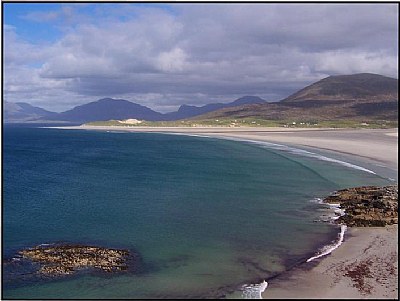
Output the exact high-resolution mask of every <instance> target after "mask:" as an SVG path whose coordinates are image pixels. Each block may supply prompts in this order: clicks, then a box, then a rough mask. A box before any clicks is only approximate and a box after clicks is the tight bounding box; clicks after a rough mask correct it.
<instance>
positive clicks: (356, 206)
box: [324, 185, 398, 227]
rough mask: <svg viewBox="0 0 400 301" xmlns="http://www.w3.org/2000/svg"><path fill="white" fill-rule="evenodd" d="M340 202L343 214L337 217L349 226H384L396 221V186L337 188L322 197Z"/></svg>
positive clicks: (333, 201)
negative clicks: (334, 191) (325, 196)
mask: <svg viewBox="0 0 400 301" xmlns="http://www.w3.org/2000/svg"><path fill="white" fill-rule="evenodd" d="M324 202H325V203H330V204H332V203H335V204H340V208H341V209H344V210H345V215H343V216H341V217H340V218H339V219H337V222H339V223H344V224H346V225H348V226H350V227H352V226H356V227H384V226H386V225H391V224H397V223H398V187H397V185H391V186H384V187H378V186H362V187H354V188H348V189H343V190H339V191H337V192H336V193H334V194H332V195H331V196H329V197H327V198H325V199H324Z"/></svg>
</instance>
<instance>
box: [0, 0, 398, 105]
mask: <svg viewBox="0 0 400 301" xmlns="http://www.w3.org/2000/svg"><path fill="white" fill-rule="evenodd" d="M3 15H4V18H3V43H4V44H3V99H4V100H5V101H9V102H28V103H30V104H32V105H35V106H39V107H42V108H45V109H47V110H50V111H55V112H60V111H65V110H68V109H71V108H72V107H74V106H76V105H81V104H84V103H88V102H91V101H96V100H98V99H101V98H105V97H111V98H120V99H121V98H122V99H126V100H129V101H132V102H135V103H139V104H141V105H145V106H148V107H150V108H152V109H154V110H156V111H159V112H170V111H175V110H177V109H178V108H179V106H180V105H182V104H190V105H197V106H201V105H204V104H207V103H212V102H230V101H233V100H235V99H237V98H239V97H242V96H245V95H255V96H259V97H261V98H263V99H265V100H267V101H279V100H281V99H283V98H285V97H287V96H289V95H290V94H292V93H294V92H296V91H297V90H299V89H301V88H303V87H305V86H306V85H309V84H311V83H313V82H315V81H318V80H320V79H322V78H325V77H327V76H330V75H340V74H354V73H363V72H368V73H377V74H381V75H385V76H389V77H394V78H398V42H399V41H398V36H399V27H398V17H399V15H398V5H397V4H396V3H393V4H390V3H389V4H376V3H375V4H374V3H364V4H349V3H331V4H329V3H325V4H322V3H303V4H295V3H290V4H288V3H286V4H283V3H275V4H273V3H261V4H254V3H253V4H237V3H223V4H216V3H208V4H207V3H192V4H185V3H172V4H171V3H170V4H167V3H158V4H155V3H143V4H138V3H75V4H74V3H55V4H50V3H29V4H27V3H3Z"/></svg>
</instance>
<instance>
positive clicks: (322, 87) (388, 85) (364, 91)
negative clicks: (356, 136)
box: [195, 73, 398, 121]
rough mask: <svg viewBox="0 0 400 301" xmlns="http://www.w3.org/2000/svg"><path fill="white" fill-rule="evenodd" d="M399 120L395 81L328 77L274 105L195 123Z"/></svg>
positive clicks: (212, 116) (373, 77) (243, 108)
mask: <svg viewBox="0 0 400 301" xmlns="http://www.w3.org/2000/svg"><path fill="white" fill-rule="evenodd" d="M250 117H251V118H260V119H268V120H293V121H321V120H337V121H340V120H360V121H361V120H388V121H397V120H398V80H397V79H394V78H390V77H385V76H381V75H376V74H365V73H363V74H354V75H343V76H330V77H327V78H325V79H322V80H320V81H318V82H316V83H314V84H312V85H310V86H307V87H305V88H304V89H301V90H300V91H298V92H296V93H294V94H292V95H290V96H289V97H287V98H285V99H283V100H281V101H280V102H277V103H265V104H256V105H254V104H253V105H244V106H239V107H235V108H225V109H222V110H218V111H214V112H212V113H209V114H205V115H201V116H198V117H196V118H195V119H197V120H200V119H215V118H250Z"/></svg>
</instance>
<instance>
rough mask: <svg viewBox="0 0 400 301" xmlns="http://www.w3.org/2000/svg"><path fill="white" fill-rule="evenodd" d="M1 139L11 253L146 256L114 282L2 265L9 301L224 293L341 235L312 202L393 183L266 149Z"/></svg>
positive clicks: (62, 133)
mask: <svg viewBox="0 0 400 301" xmlns="http://www.w3.org/2000/svg"><path fill="white" fill-rule="evenodd" d="M3 135H4V136H3V137H4V141H3V160H4V162H3V190H4V193H3V197H4V199H3V256H4V257H7V258H9V257H11V256H13V254H15V252H16V251H17V250H18V249H21V248H25V247H31V246H35V245H38V244H41V243H52V242H60V241H63V242H71V243H74V242H78V243H90V244H98V245H101V246H109V247H123V248H129V249H132V250H135V251H137V252H138V253H139V254H140V256H141V258H142V263H141V265H140V267H138V270H137V272H136V273H133V274H120V275H115V276H112V277H109V276H107V277H105V276H102V275H97V274H95V275H94V274H86V275H82V276H79V277H70V278H64V279H60V280H52V281H48V280H47V281H43V280H39V279H36V278H35V279H33V280H32V279H29V280H26V279H16V278H15V277H16V276H15V274H12V273H11V272H10V273H9V270H3V271H6V273H5V274H3V294H4V297H5V298H62V299H66V298H71V299H73V298H96V299H101V298H184V297H222V296H225V295H227V294H231V293H232V292H235V291H238V290H240V288H241V287H242V286H243V285H244V284H250V283H258V282H261V280H262V279H265V278H268V277H270V276H272V275H275V274H276V273H279V272H282V271H283V270H285V269H286V268H288V267H289V266H291V265H294V264H296V263H298V262H301V261H304V260H306V259H307V258H309V257H310V256H312V255H313V254H314V253H315V251H316V250H317V249H318V248H320V247H321V246H322V245H324V244H326V243H329V242H330V241H331V240H333V239H335V238H336V236H337V232H338V231H339V230H338V228H337V227H334V226H332V225H330V224H328V223H322V222H320V223H316V222H315V220H316V219H318V218H319V214H320V211H318V209H320V208H322V207H323V205H321V204H318V203H316V202H311V200H313V199H315V198H316V197H323V196H325V195H327V194H329V193H330V192H332V191H334V190H337V189H339V188H344V187H349V186H358V185H369V184H379V185H381V184H387V183H388V182H389V181H388V180H385V179H383V178H380V177H378V176H376V175H374V174H372V173H369V172H366V171H364V170H360V169H356V168H353V167H351V166H344V165H343V164H342V165H341V164H338V163H337V162H330V161H326V160H325V161H322V160H319V159H317V158H314V157H312V156H304V154H301V152H300V153H299V152H297V153H296V152H291V151H285V150H282V149H278V148H271V147H270V146H268V145H266V144H264V145H260V144H254V143H248V142H237V141H228V140H220V139H209V138H201V137H187V136H178V135H161V134H147V133H136V134H134V133H107V132H95V131H67V130H56V129H41V128H25V127H12V126H5V127H4V132H3ZM13 277H14V278H13ZM234 295H235V294H234ZM230 296H232V295H230Z"/></svg>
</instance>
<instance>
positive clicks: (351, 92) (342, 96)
mask: <svg viewBox="0 0 400 301" xmlns="http://www.w3.org/2000/svg"><path fill="white" fill-rule="evenodd" d="M397 98H398V80H397V79H395V78H390V77H386V76H382V75H378V74H371V73H360V74H353V75H337V76H329V77H327V78H324V79H322V80H320V81H318V82H316V83H314V84H312V85H309V86H307V87H305V88H304V89H301V90H300V91H298V92H296V93H294V94H292V95H290V96H289V97H287V98H285V99H283V100H282V102H298V101H306V100H363V101H375V100H377V101H393V100H397Z"/></svg>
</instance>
